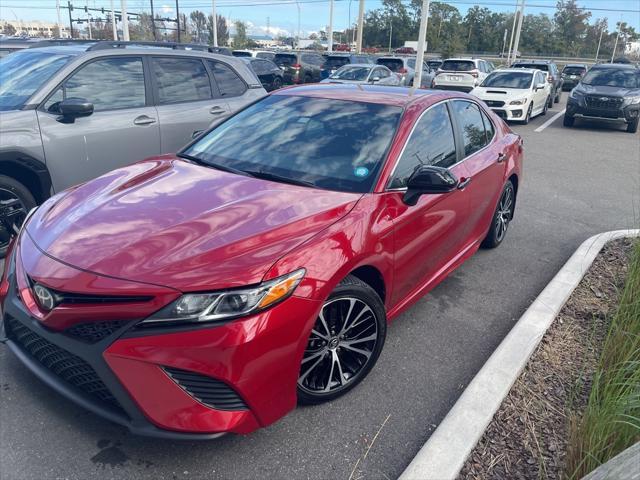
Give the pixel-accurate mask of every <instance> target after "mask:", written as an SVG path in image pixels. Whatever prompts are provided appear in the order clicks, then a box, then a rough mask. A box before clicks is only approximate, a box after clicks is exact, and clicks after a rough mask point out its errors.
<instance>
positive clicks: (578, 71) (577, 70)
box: [562, 67, 587, 75]
mask: <svg viewBox="0 0 640 480" xmlns="http://www.w3.org/2000/svg"><path fill="white" fill-rule="evenodd" d="M586 71H587V69H586V68H584V67H564V70H562V73H564V74H566V75H582V74H583V73H584V72H586Z"/></svg>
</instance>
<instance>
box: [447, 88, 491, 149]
mask: <svg viewBox="0 0 640 480" xmlns="http://www.w3.org/2000/svg"><path fill="white" fill-rule="evenodd" d="M452 105H453V112H454V115H455V116H456V118H457V120H458V123H459V125H460V131H461V132H462V140H463V143H464V156H465V157H468V156H469V155H473V154H474V153H475V152H477V151H478V150H480V149H482V148H484V147H485V145H487V143H489V142H488V141H487V134H486V132H485V128H484V122H483V121H482V114H481V113H480V108H479V107H478V106H477V105H476V104H475V103H472V102H466V101H464V100H456V101H454V102H452Z"/></svg>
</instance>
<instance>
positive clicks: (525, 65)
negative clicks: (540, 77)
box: [513, 63, 549, 72]
mask: <svg viewBox="0 0 640 480" xmlns="http://www.w3.org/2000/svg"><path fill="white" fill-rule="evenodd" d="M513 68H535V69H537V70H542V71H543V72H548V71H549V65H548V64H546V63H514V64H513Z"/></svg>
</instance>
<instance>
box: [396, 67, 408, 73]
mask: <svg viewBox="0 0 640 480" xmlns="http://www.w3.org/2000/svg"><path fill="white" fill-rule="evenodd" d="M398 73H407V69H406V68H404V67H402V68H401V69H400V70H398Z"/></svg>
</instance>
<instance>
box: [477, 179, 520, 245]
mask: <svg viewBox="0 0 640 480" xmlns="http://www.w3.org/2000/svg"><path fill="white" fill-rule="evenodd" d="M515 206H516V190H515V188H514V186H513V183H512V182H511V180H508V181H507V183H506V184H505V186H504V188H503V189H502V194H501V195H500V200H498V206H497V207H496V211H495V212H494V213H493V218H492V219H491V227H489V232H488V233H487V236H486V237H485V238H484V240H483V241H482V247H483V248H496V247H497V246H498V245H500V244H501V243H502V241H503V240H504V238H505V237H506V235H507V230H508V229H509V223H510V222H511V220H512V219H513V212H514V210H515Z"/></svg>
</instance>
